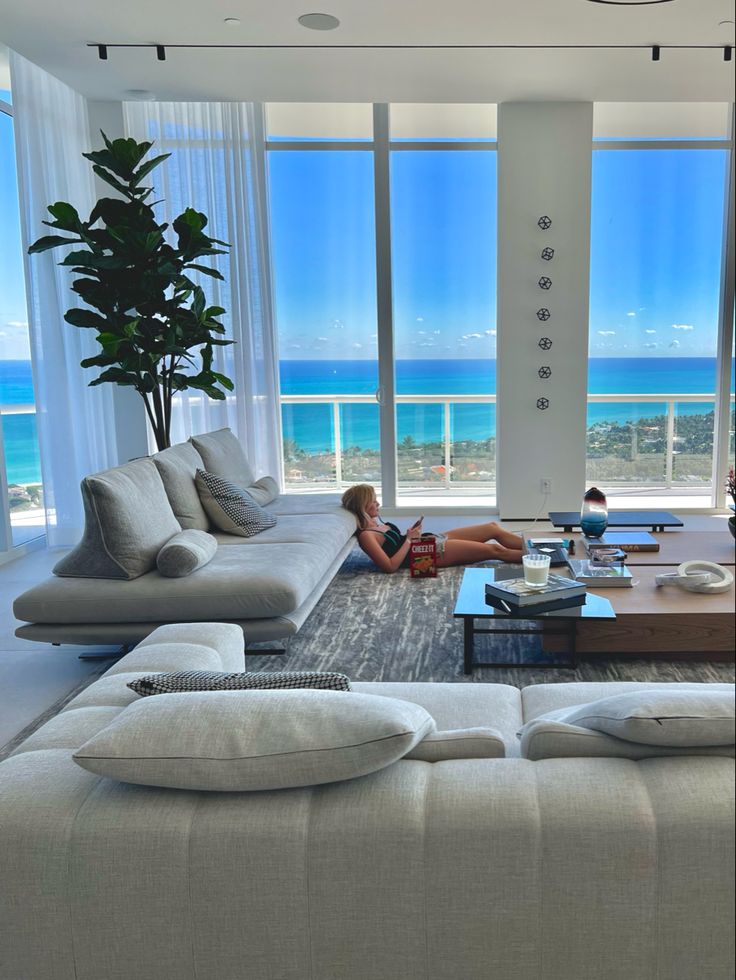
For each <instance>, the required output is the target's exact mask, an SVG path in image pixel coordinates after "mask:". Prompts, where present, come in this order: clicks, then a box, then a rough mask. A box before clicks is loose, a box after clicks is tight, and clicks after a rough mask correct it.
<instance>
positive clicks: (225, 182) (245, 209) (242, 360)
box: [124, 102, 282, 482]
mask: <svg viewBox="0 0 736 980" xmlns="http://www.w3.org/2000/svg"><path fill="white" fill-rule="evenodd" d="M124 117H125V128H126V132H127V134H128V135H129V136H132V137H133V138H134V139H136V140H138V141H139V142H140V141H142V140H154V141H155V146H154V148H153V150H152V151H151V154H152V155H154V154H158V153H163V152H168V153H171V156H170V158H169V159H168V160H166V161H165V162H164V163H163V164H162V165H161V166H159V167H157V168H156V169H155V170H154V171H153V173H152V174H151V175H150V178H149V180H150V182H151V183H152V184H153V186H154V187H155V189H156V192H155V194H154V195H153V196H154V199H155V200H159V199H161V198H163V199H164V200H163V203H161V204H159V205H157V213H158V214H159V216H160V219H161V218H163V219H164V220H166V221H169V222H171V221H172V220H173V219H174V218H175V217H176V216H177V215H178V214H180V213H181V212H182V211H183V210H184V209H185V208H187V207H193V208H195V209H196V210H197V211H203V212H204V213H205V214H206V215H207V217H208V218H209V226H208V229H207V231H208V233H209V234H210V235H211V237H213V238H219V239H221V240H222V241H225V242H228V243H229V244H230V250H229V253H228V254H227V255H218V256H212V257H208V258H210V259H211V260H210V261H208V260H207V259H202V260H200V261H201V262H202V263H203V264H210V265H213V266H216V267H217V268H218V269H219V271H220V272H221V273H222V275H223V276H224V277H225V279H224V282H220V281H217V280H214V279H212V278H210V277H209V276H204V275H203V276H199V279H198V281H199V282H200V284H201V285H202V287H203V288H204V290H205V295H206V296H207V301H208V304H209V305H213V304H214V305H217V306H223V307H224V308H225V309H226V310H227V313H226V314H225V315H224V316H223V318H222V321H223V323H224V324H225V326H226V327H227V337H228V338H229V339H232V340H235V344H233V345H232V346H230V347H221V348H218V349H217V361H216V370H218V371H220V372H221V373H223V374H226V375H227V376H228V377H229V378H231V379H232V381H233V382H234V383H235V391H234V392H233V394H232V395H229V396H228V398H227V400H226V401H225V402H218V401H212V400H211V399H209V398H207V396H206V395H203V394H202V392H198V391H194V390H191V391H188V392H182V393H181V394H180V395H179V396H178V404H177V406H176V408H175V409H174V412H173V418H172V433H171V440H172V442H179V441H181V440H182V439H186V438H187V437H188V436H189V435H191V434H193V433H198V432H206V431H208V430H210V429H216V428H221V427H222V426H225V425H228V426H230V428H231V429H233V431H234V432H236V433H237V434H238V436H239V437H240V439H241V441H242V443H243V445H244V446H245V449H246V452H247V454H248V458H249V459H250V461H251V463H252V465H253V467H254V469H255V470H256V474H257V475H258V476H262V475H265V474H269V475H271V476H274V477H275V478H276V479H277V480H278V481H279V482H281V475H282V463H281V422H280V403H279V375H278V353H277V344H276V331H275V327H274V317H273V309H272V291H271V258H270V250H269V235H268V209H267V193H266V169H265V139H264V124H263V107H262V106H261V105H258V104H253V103H236V102H224V103H219V102H199V103H184V102H128V103H125V104H124ZM192 278H193V279H196V278H197V277H196V276H192Z"/></svg>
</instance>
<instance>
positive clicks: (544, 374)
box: [537, 364, 552, 381]
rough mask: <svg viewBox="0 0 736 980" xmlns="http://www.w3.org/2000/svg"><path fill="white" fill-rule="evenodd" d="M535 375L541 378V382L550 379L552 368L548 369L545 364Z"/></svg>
mask: <svg viewBox="0 0 736 980" xmlns="http://www.w3.org/2000/svg"><path fill="white" fill-rule="evenodd" d="M537 374H538V375H539V377H540V378H542V380H543V381H546V380H547V378H551V377H552V368H551V367H548V366H547V365H546V364H545V365H544V366H543V367H540V369H539V370H538V371H537Z"/></svg>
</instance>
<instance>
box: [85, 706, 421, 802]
mask: <svg viewBox="0 0 736 980" xmlns="http://www.w3.org/2000/svg"><path fill="white" fill-rule="evenodd" d="M435 727H436V726H435V722H434V719H433V718H432V716H431V715H430V714H428V712H427V711H425V709H424V708H422V707H420V706H419V705H418V704H413V703H411V702H409V701H400V700H397V699H396V698H384V697H380V696H378V695H374V694H355V693H352V692H351V693H344V692H341V691H319V690H287V691H207V692H204V693H198V692H187V693H185V694H167V695H166V697H158V698H143V699H142V700H140V701H136V702H134V703H133V704H131V705H129V706H128V707H127V708H125V709H124V710H123V711H122V712H121V713H120V714H119V715H118V716H117V717H116V718H115V719H114V721H112V722H111V723H110V724H109V725H108V726H107V728H103V729H102V731H100V732H98V733H97V734H96V735H95V736H94V737H93V738H91V739H90V740H89V741H88V742H85V744H84V745H82V746H81V747H80V748H79V749H78V750H77V751H76V752H75V753H74V761H75V762H76V763H77V764H78V765H80V766H82V768H84V769H88V770H89V771H90V772H94V773H97V774H98V775H100V776H109V777H111V778H112V779H119V780H121V781H122V782H127V783H141V784H144V785H148V786H166V787H173V788H178V789H196V790H218V791H226V792H238V791H242V790H271V789H286V788H288V787H293V786H314V785H319V784H320V783H332V782H336V781H338V780H343V779H353V778H355V777H356V776H364V775H366V774H368V773H371V772H375V771H376V770H378V769H383V768H384V766H388V765H390V764H391V763H392V762H396V761H397V759H400V758H401V757H402V756H403V755H405V754H406V753H407V752H408V751H409V750H410V749H412V748H413V747H414V746H415V745H416V744H417V743H418V742H420V741H421V740H422V739H423V738H424V736H425V735H426V734H428V732H430V731H434V729H435Z"/></svg>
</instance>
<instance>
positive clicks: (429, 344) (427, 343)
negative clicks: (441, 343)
mask: <svg viewBox="0 0 736 980" xmlns="http://www.w3.org/2000/svg"><path fill="white" fill-rule="evenodd" d="M419 346H420V347H435V346H436V344H435V342H434V341H433V340H425V342H424V343H423V344H420V345H419Z"/></svg>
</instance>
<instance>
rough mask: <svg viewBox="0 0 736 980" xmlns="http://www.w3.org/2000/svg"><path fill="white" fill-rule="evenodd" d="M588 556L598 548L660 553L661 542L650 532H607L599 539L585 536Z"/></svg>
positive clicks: (584, 541) (584, 540)
mask: <svg viewBox="0 0 736 980" xmlns="http://www.w3.org/2000/svg"><path fill="white" fill-rule="evenodd" d="M583 544H584V545H585V550H586V551H587V552H588V554H589V555H590V554H592V553H593V552H594V551H595V550H596V549H597V548H620V549H621V550H622V551H659V541H657V539H656V538H655V537H653V536H652V535H651V534H650V533H649V532H648V531H606V533H605V534H602V535H601V536H600V537H599V538H587V537H585V536H583Z"/></svg>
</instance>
